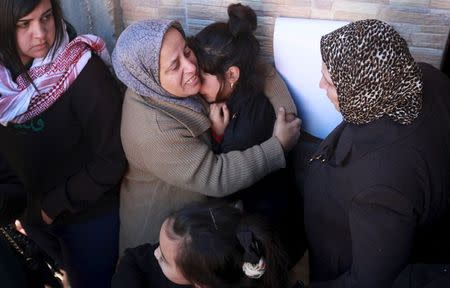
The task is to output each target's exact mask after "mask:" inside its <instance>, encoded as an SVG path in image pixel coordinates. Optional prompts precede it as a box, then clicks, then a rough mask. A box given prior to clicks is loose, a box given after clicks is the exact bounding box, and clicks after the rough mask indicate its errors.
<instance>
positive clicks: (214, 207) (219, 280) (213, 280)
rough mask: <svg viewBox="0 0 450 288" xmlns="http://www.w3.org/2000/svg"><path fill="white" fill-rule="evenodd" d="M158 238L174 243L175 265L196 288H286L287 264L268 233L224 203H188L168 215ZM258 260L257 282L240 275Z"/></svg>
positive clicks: (259, 224)
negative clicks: (165, 237)
mask: <svg viewBox="0 0 450 288" xmlns="http://www.w3.org/2000/svg"><path fill="white" fill-rule="evenodd" d="M161 233H166V236H167V239H170V240H171V241H174V243H177V247H178V249H177V253H176V256H175V262H176V266H177V267H178V269H179V271H180V272H181V273H182V275H183V277H184V279H186V280H187V281H188V283H190V284H192V285H196V287H274V288H276V287H286V286H285V284H286V279H287V276H286V273H287V260H286V257H285V254H284V252H282V250H281V248H280V246H279V244H278V242H277V240H276V239H275V237H274V235H273V234H272V232H271V231H270V229H268V227H267V226H266V225H265V224H264V223H263V222H261V221H260V220H259V219H256V218H253V217H249V216H246V215H245V214H243V213H242V212H241V210H239V209H237V208H234V207H232V206H230V205H229V204H228V203H223V202H215V201H214V202H208V203H197V204H191V205H189V206H187V207H185V208H183V209H181V210H179V211H178V212H175V213H174V214H172V215H171V216H169V217H168V219H167V220H166V221H165V222H164V225H163V228H162V229H161ZM161 238H162V237H161ZM163 244H164V243H163ZM163 244H161V246H163ZM255 247H256V248H255ZM162 252H164V251H162ZM261 259H263V260H262V261H263V262H264V265H265V271H264V272H263V273H260V275H259V276H260V278H256V277H254V275H253V276H251V275H250V274H249V272H244V271H243V264H244V263H246V262H247V264H248V265H250V266H252V267H256V265H257V264H258V262H259V260H261ZM264 265H263V266H264ZM257 274H258V273H257ZM249 275H250V276H249Z"/></svg>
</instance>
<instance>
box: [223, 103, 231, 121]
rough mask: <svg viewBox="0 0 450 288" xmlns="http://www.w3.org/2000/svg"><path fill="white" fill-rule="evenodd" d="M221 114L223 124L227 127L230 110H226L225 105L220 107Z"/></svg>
mask: <svg viewBox="0 0 450 288" xmlns="http://www.w3.org/2000/svg"><path fill="white" fill-rule="evenodd" d="M222 114H223V123H225V124H226V125H228V123H230V110H228V107H227V105H226V104H224V105H223V106H222Z"/></svg>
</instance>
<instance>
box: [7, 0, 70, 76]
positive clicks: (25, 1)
mask: <svg viewBox="0 0 450 288" xmlns="http://www.w3.org/2000/svg"><path fill="white" fill-rule="evenodd" d="M44 1H48V2H49V3H50V4H51V11H50V13H46V14H45V15H42V19H41V21H42V22H45V21H48V20H47V19H48V18H49V17H51V20H53V21H54V23H55V24H54V26H55V33H54V34H55V36H54V39H52V40H53V41H52V42H53V43H52V46H59V45H60V43H61V41H62V39H63V36H64V27H63V17H62V11H61V7H60V5H59V1H58V0H2V1H1V2H0V3H1V4H0V64H1V65H3V66H5V67H6V68H7V69H8V70H10V71H11V72H12V74H13V75H16V76H17V75H19V74H21V73H23V72H25V71H26V70H27V69H26V64H28V63H23V57H22V58H21V54H20V51H19V47H18V45H19V44H18V40H19V39H17V35H18V29H27V26H26V25H27V23H26V22H24V23H18V21H19V19H21V18H23V17H25V16H26V15H28V14H30V13H32V12H33V10H34V9H36V7H38V6H39V5H40V4H41V3H44ZM22 26H23V27H22ZM52 38H53V37H52ZM30 80H31V79H30Z"/></svg>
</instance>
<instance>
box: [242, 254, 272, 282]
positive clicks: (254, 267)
mask: <svg viewBox="0 0 450 288" xmlns="http://www.w3.org/2000/svg"><path fill="white" fill-rule="evenodd" d="M242 271H244V273H245V275H247V277H248V278H252V279H259V278H260V277H261V276H262V275H264V272H266V262H265V261H264V259H263V258H262V257H261V258H260V259H259V262H258V263H257V264H252V263H250V262H244V264H243V265H242Z"/></svg>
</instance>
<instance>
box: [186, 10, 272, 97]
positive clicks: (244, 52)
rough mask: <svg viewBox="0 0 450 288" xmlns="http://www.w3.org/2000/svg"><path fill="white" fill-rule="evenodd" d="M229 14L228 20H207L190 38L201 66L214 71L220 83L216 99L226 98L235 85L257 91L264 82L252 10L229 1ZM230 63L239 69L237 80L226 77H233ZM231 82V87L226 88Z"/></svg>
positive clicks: (251, 91) (204, 69)
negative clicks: (230, 3)
mask: <svg viewBox="0 0 450 288" xmlns="http://www.w3.org/2000/svg"><path fill="white" fill-rule="evenodd" d="M228 16H229V20H228V22H227V23H225V22H216V23H213V24H210V25H208V26H207V27H205V28H204V29H203V30H202V31H200V32H199V33H198V34H197V35H195V36H194V37H191V38H190V39H189V45H190V46H191V47H192V49H193V50H194V52H195V53H196V56H197V59H198V64H199V67H200V69H201V70H202V71H203V72H206V73H208V74H212V75H215V76H216V77H217V78H218V80H219V82H220V83H221V88H220V90H219V93H218V98H219V99H217V100H224V98H225V99H226V98H227V97H228V96H229V94H230V93H231V92H232V90H234V89H238V90H241V91H244V92H245V94H252V93H255V94H257V93H259V92H261V91H262V87H263V86H262V83H264V81H262V77H264V70H263V69H261V66H260V65H259V62H258V59H259V51H260V44H259V42H258V40H257V39H256V37H255V36H254V34H253V32H254V31H255V30H256V26H257V17H256V14H255V12H254V11H253V10H252V9H251V8H250V7H248V6H244V5H241V4H232V5H230V6H228ZM230 67H237V68H238V69H239V70H238V75H237V78H238V79H237V80H236V78H233V79H232V80H229V78H230V77H233V75H230V73H232V72H233V71H231V72H230V70H229V69H230ZM230 84H231V86H232V87H231V86H230V87H231V88H232V89H228V88H229V85H230ZM224 94H225V95H224ZM220 98H222V99H220Z"/></svg>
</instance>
